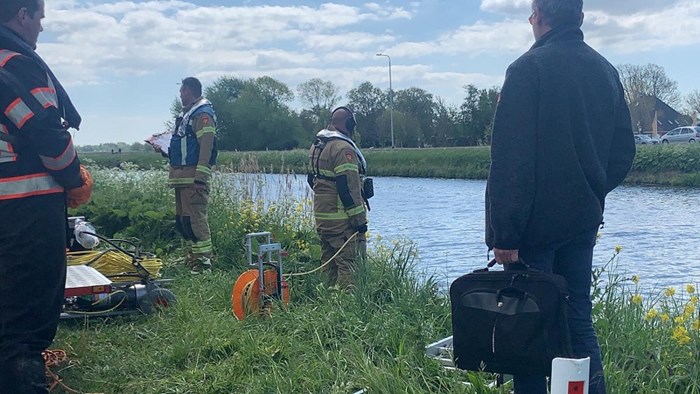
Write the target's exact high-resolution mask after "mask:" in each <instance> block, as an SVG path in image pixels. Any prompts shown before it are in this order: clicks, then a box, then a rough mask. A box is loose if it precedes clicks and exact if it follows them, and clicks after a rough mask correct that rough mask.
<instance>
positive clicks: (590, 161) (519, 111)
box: [486, 26, 635, 250]
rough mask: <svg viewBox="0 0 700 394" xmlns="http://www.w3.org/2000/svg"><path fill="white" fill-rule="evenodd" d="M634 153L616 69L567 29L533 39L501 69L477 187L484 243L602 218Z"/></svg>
mask: <svg viewBox="0 0 700 394" xmlns="http://www.w3.org/2000/svg"><path fill="white" fill-rule="evenodd" d="M634 155H635V146H634V137H633V134H632V125H631V120H630V113H629V109H628V107H627V104H626V102H625V98H624V92H623V88H622V84H621V83H620V78H619V76H618V73H617V70H615V68H614V67H613V66H612V65H611V64H610V63H609V62H608V61H607V60H605V58H603V57H602V56H601V55H600V54H598V53H597V52H596V51H595V50H593V49H592V48H590V47H589V46H588V45H586V43H584V41H583V33H582V32H581V30H580V29H579V28H578V27H577V26H561V27H558V28H555V29H553V30H551V31H549V32H548V33H546V34H544V35H543V36H542V37H540V39H539V40H537V42H535V44H534V45H533V47H532V48H531V49H530V50H529V51H528V52H526V53H525V54H524V55H522V56H521V57H520V58H519V59H517V60H516V61H515V62H514V63H513V64H511V65H510V66H509V67H508V71H507V72H506V78H505V82H504V84H503V88H502V90H501V94H500V97H499V101H498V105H497V109H496V115H495V119H494V126H493V136H492V146H491V170H490V174H489V178H488V182H487V189H486V243H487V245H488V247H489V249H493V248H494V247H495V248H499V249H506V250H513V249H522V248H537V247H539V246H543V245H547V244H549V243H553V242H560V241H565V240H568V239H571V238H573V237H575V236H576V235H579V234H581V233H583V232H585V231H588V230H591V229H594V228H596V227H597V226H598V225H600V224H601V223H602V221H603V210H604V208H605V197H606V195H607V194H608V193H609V192H610V191H611V190H613V189H614V188H615V187H616V186H617V185H619V184H620V183H621V182H622V181H623V180H624V178H625V176H626V175H627V172H628V171H629V170H630V168H631V166H632V162H633V160H634Z"/></svg>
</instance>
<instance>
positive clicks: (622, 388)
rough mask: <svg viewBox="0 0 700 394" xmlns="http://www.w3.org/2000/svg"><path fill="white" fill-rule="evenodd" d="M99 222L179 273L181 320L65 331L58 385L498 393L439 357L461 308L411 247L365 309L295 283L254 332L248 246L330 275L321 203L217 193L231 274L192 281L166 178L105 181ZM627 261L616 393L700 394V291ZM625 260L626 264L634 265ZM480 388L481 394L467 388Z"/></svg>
mask: <svg viewBox="0 0 700 394" xmlns="http://www.w3.org/2000/svg"><path fill="white" fill-rule="evenodd" d="M91 170H92V173H93V175H94V177H95V179H96V184H98V185H100V187H99V188H97V189H96V190H95V195H94V198H93V200H92V202H91V203H90V204H89V205H88V206H87V207H84V208H81V209H79V210H73V211H71V214H85V215H88V218H89V219H90V220H91V222H92V223H93V224H95V225H96V226H97V228H98V231H99V232H101V233H103V234H104V235H107V236H114V237H119V238H132V237H138V238H140V239H141V240H142V242H143V245H144V247H145V248H146V249H147V250H151V251H153V250H155V251H157V252H158V254H159V255H160V256H162V257H164V259H165V261H166V266H165V269H164V270H165V276H166V277H169V278H172V279H174V281H173V282H172V286H171V289H172V290H173V291H174V293H175V294H176V295H177V297H178V303H177V305H175V306H173V307H171V308H169V309H167V310H165V311H163V312H160V313H157V314H155V315H149V316H143V315H135V316H130V317H115V318H95V317H91V318H87V317H86V318H84V319H77V320H73V321H63V322H62V323H61V325H60V327H59V331H58V336H57V338H56V341H55V343H54V344H53V346H52V348H61V349H64V350H65V351H66V352H67V354H68V362H67V363H65V364H63V365H62V366H60V367H57V368H55V371H56V372H57V373H59V375H60V376H61V377H62V378H63V382H64V383H65V384H66V385H67V386H69V387H71V388H72V389H75V390H77V391H78V392H82V393H110V394H111V393H134V392H138V393H154V394H155V393H158V394H161V393H193V394H199V393H204V394H208V393H256V394H257V393H260V394H263V393H265V394H267V393H355V392H357V391H359V390H365V393H382V394H383V393H470V394H477V393H479V394H481V393H484V394H485V393H495V394H498V393H500V394H504V393H508V392H509V387H508V386H506V387H503V388H499V389H489V388H487V387H486V386H485V383H484V382H485V381H486V380H487V379H488V378H489V377H488V376H483V375H479V374H473V373H465V372H452V371H447V370H446V369H444V368H442V367H441V366H440V365H439V364H438V363H437V362H436V361H435V360H432V359H430V358H427V357H425V355H424V354H425V346H426V345H427V344H429V343H431V342H433V341H435V340H438V339H441V338H443V337H446V336H448V335H450V332H451V326H450V304H449V300H448V298H447V297H446V295H445V293H444V291H441V290H439V289H438V288H437V286H436V285H435V281H433V280H432V279H431V278H422V277H418V276H417V275H416V274H415V271H414V256H415V250H414V249H413V247H412V246H411V245H410V244H400V243H396V242H393V241H390V240H389V241H381V242H379V241H378V239H376V238H374V239H372V241H373V242H372V244H373V245H374V247H373V249H372V250H371V252H370V255H369V258H368V260H367V261H366V262H365V263H363V264H361V265H360V267H359V271H358V278H359V285H358V288H357V290H356V291H355V292H354V293H342V292H337V291H332V290H329V289H327V288H326V287H325V286H323V285H322V282H321V280H320V278H319V277H318V275H313V274H312V275H306V276H301V277H297V278H292V279H290V288H291V295H292V297H291V298H292V299H291V302H290V304H289V305H288V306H286V307H283V306H281V305H275V306H274V307H273V309H272V312H271V314H270V315H269V316H267V317H256V318H250V319H246V320H244V321H238V320H236V319H235V318H234V316H233V315H232V313H231V299H230V293H231V288H232V285H233V283H234V281H235V279H236V278H237V276H238V274H239V273H240V272H242V271H243V270H244V269H245V264H244V261H245V254H244V252H243V247H242V240H243V237H244V235H245V234H246V233H249V232H253V231H262V230H269V231H272V232H273V233H274V234H275V237H276V240H277V241H279V242H281V243H282V245H283V246H284V247H285V249H286V250H287V251H288V252H289V257H288V258H286V259H285V267H286V270H287V271H288V272H306V271H308V270H310V269H312V268H314V267H316V266H317V265H318V260H319V256H320V249H319V244H318V239H317V238H316V235H315V233H314V231H313V228H312V227H311V213H310V211H309V204H308V201H294V200H289V199H288V198H287V197H286V195H287V193H285V192H284V190H283V189H281V191H280V193H279V195H277V196H266V201H261V200H253V199H251V198H250V196H251V195H255V193H254V191H255V190H254V189H255V188H256V187H260V186H261V178H260V177H258V176H256V175H249V174H239V175H237V178H236V179H237V180H236V182H234V183H226V184H224V183H219V182H218V181H217V182H216V183H215V184H214V185H213V190H212V198H211V209H210V222H211V226H212V234H213V239H214V244H215V247H216V258H215V265H214V267H215V269H214V272H213V273H211V274H209V275H201V276H191V275H189V273H188V272H187V270H186V269H185V267H183V266H182V265H181V264H178V263H173V261H175V260H176V258H177V257H179V256H181V255H182V245H181V242H180V241H179V238H178V237H177V236H176V235H175V232H174V220H173V217H174V212H173V208H172V203H173V202H172V198H173V196H172V195H171V192H170V190H168V189H167V188H166V187H165V186H164V185H165V178H166V173H165V172H164V171H139V170H136V169H134V168H127V169H126V170H125V171H124V170H114V169H112V170H107V169H97V168H92V169H91ZM620 252H621V248H618V249H617V250H615V251H611V259H610V261H609V262H608V263H607V264H606V265H605V267H604V268H603V269H600V270H597V271H596V272H595V274H594V288H593V294H594V301H595V306H594V318H595V326H596V329H597V331H598V334H599V338H600V342H601V346H602V350H603V358H604V365H605V370H606V379H607V382H608V392H610V393H614V394H617V393H639V394H656V393H688V394H690V393H700V365H699V364H698V362H697V360H698V359H699V358H700V318H699V316H700V308H698V297H697V292H696V290H695V286H693V285H691V284H689V285H688V286H686V287H684V288H679V289H675V288H669V289H660V290H658V291H656V290H655V291H650V290H649V289H650V288H653V283H652V284H647V285H646V287H645V284H646V282H645V278H637V277H635V276H633V275H632V274H628V273H617V272H616V271H617V270H616V268H615V262H616V258H617V255H618V253H620ZM622 253H624V251H622ZM467 380H468V381H471V382H472V383H473V384H474V385H473V386H472V387H467V386H466V385H464V384H463V382H464V381H467Z"/></svg>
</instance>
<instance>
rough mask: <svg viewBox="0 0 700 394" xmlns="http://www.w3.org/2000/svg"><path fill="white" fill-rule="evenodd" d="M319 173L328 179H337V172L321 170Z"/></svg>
mask: <svg viewBox="0 0 700 394" xmlns="http://www.w3.org/2000/svg"><path fill="white" fill-rule="evenodd" d="M318 172H320V173H321V175H323V176H326V177H328V178H335V172H333V171H330V170H324V169H319V170H318Z"/></svg>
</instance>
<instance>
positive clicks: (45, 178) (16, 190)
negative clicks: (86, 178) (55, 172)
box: [0, 172, 63, 200]
mask: <svg viewBox="0 0 700 394" xmlns="http://www.w3.org/2000/svg"><path fill="white" fill-rule="evenodd" d="M62 192H63V187H61V185H59V184H58V182H56V180H55V179H54V178H53V177H52V176H51V175H49V174H47V173H45V172H44V173H39V174H31V175H24V176H17V177H12V178H3V179H0V200H11V199H14V198H23V197H29V196H38V195H42V194H51V193H62Z"/></svg>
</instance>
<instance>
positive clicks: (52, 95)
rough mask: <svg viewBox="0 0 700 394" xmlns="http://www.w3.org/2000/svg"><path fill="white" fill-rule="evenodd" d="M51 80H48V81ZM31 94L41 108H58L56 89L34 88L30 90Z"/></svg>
mask: <svg viewBox="0 0 700 394" xmlns="http://www.w3.org/2000/svg"><path fill="white" fill-rule="evenodd" d="M50 80H51V79H50V78H49V81H50ZM32 94H33V95H34V97H35V98H36V99H37V101H39V103H40V104H41V106H42V107H44V108H49V107H51V106H53V107H56V108H58V96H56V89H54V88H52V87H44V88H36V89H33V90H32Z"/></svg>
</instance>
